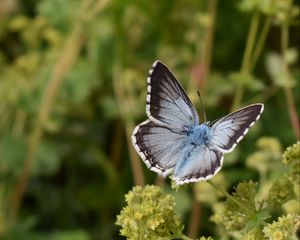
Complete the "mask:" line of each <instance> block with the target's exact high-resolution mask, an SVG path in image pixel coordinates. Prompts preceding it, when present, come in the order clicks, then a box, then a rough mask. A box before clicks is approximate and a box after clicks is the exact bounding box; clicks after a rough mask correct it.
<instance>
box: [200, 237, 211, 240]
mask: <svg viewBox="0 0 300 240" xmlns="http://www.w3.org/2000/svg"><path fill="white" fill-rule="evenodd" d="M199 240H214V239H213V238H212V237H207V238H206V237H201V238H199Z"/></svg>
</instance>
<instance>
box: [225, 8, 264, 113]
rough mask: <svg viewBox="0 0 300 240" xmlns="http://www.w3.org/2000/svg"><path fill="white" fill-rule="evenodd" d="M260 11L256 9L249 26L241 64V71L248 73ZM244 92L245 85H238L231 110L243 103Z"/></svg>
mask: <svg viewBox="0 0 300 240" xmlns="http://www.w3.org/2000/svg"><path fill="white" fill-rule="evenodd" d="M259 17H260V15H259V12H258V11H255V12H254V14H253V16H252V19H251V24H250V28H249V32H248V37H247V42H246V47H245V51H244V56H243V60H242V66H241V70H240V72H241V73H248V72H249V70H250V62H251V53H252V51H253V46H254V42H255V38H256V34H257V29H258V25H259ZM243 94H244V89H243V85H242V84H240V85H239V86H238V89H237V91H236V92H235V95H234V98H233V103H232V107H231V110H232V111H233V110H235V109H237V108H238V107H239V105H240V104H241V100H242V97H243Z"/></svg>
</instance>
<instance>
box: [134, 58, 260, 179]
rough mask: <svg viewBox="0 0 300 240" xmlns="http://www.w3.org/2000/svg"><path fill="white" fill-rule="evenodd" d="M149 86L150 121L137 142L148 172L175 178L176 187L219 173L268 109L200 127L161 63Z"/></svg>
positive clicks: (244, 110) (247, 111) (140, 129)
mask: <svg viewBox="0 0 300 240" xmlns="http://www.w3.org/2000/svg"><path fill="white" fill-rule="evenodd" d="M147 84H148V86H147V100H146V104H147V105H146V113H147V116H148V119H147V120H146V121H144V122H142V123H141V124H139V125H138V126H136V127H135V129H134V131H133V134H132V142H133V145H134V147H135V149H136V151H137V153H138V154H139V155H140V157H141V158H142V159H143V161H144V162H145V164H146V165H147V167H148V168H149V169H151V170H152V171H154V172H157V173H158V174H160V175H163V176H167V175H169V174H171V173H173V179H174V180H175V181H176V184H177V185H181V184H184V183H189V182H197V181H201V180H208V179H210V178H211V177H213V176H214V175H215V174H217V172H218V171H219V170H220V169H221V167H222V164H223V158H224V153H228V152H231V151H233V149H234V148H235V146H236V145H237V144H238V143H239V142H240V141H241V140H242V139H243V137H244V136H245V134H246V133H247V132H248V130H249V128H250V127H252V126H253V125H254V123H255V122H256V121H257V120H258V119H259V117H260V115H261V114H262V112H263V109H264V105H263V104H261V103H257V104H252V105H249V106H246V107H244V108H241V109H239V110H237V111H235V112H233V113H230V114H229V115H226V116H224V117H222V118H220V119H218V120H215V121H213V122H204V123H202V124H199V117H198V114H197V112H196V109H195V107H194V105H193V104H192V103H191V101H190V99H189V98H188V96H187V94H186V93H185V91H184V89H183V88H182V86H181V85H180V83H179V82H178V81H177V80H176V78H175V77H174V75H173V74H172V73H171V72H170V70H169V69H168V68H167V67H166V66H165V65H163V64H162V63H161V62H159V61H156V62H154V64H153V66H152V68H151V70H150V71H149V76H148V78H147Z"/></svg>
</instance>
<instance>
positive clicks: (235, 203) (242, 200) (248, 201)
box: [223, 181, 257, 230]
mask: <svg viewBox="0 0 300 240" xmlns="http://www.w3.org/2000/svg"><path fill="white" fill-rule="evenodd" d="M256 185H257V184H256V183H254V182H252V181H250V182H248V183H246V182H244V183H239V184H238V186H237V187H236V190H235V192H234V193H233V194H232V198H227V200H226V202H225V210H224V213H223V224H224V225H225V228H226V229H228V230H241V229H243V228H245V227H246V225H247V223H248V222H249V221H250V219H252V218H253V217H254V216H255V214H256V206H255V192H256Z"/></svg>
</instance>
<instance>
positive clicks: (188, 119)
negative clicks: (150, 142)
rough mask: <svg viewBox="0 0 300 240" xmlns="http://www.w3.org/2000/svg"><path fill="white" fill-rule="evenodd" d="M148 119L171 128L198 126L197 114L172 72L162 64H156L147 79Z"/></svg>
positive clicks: (157, 62)
mask: <svg viewBox="0 0 300 240" xmlns="http://www.w3.org/2000/svg"><path fill="white" fill-rule="evenodd" d="M147 84H148V87H147V108H146V112H147V115H148V118H149V119H150V120H151V121H153V122H156V123H158V124H160V125H166V126H168V127H170V128H182V127H183V126H189V125H191V124H198V123H199V120H198V115H197V112H196V110H195V108H194V106H193V104H192V103H191V101H190V100H189V98H188V96H187V95H186V93H185V91H184V90H183V88H182V87H181V85H180V83H179V82H178V81H177V80H176V78H175V77H174V75H173V74H172V73H171V72H170V70H169V69H168V68H167V67H165V66H164V65H163V64H162V63H161V62H159V61H156V62H154V64H153V66H152V69H151V70H150V71H149V76H148V78H147Z"/></svg>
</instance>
